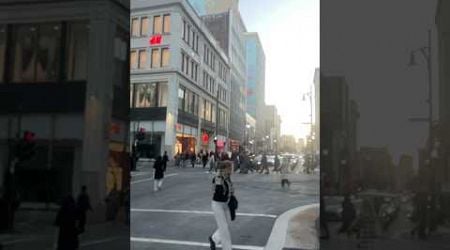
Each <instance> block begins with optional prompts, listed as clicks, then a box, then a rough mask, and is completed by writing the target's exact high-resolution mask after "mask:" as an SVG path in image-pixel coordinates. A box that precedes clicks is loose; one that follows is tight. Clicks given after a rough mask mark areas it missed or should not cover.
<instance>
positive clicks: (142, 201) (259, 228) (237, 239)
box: [131, 166, 319, 250]
mask: <svg viewBox="0 0 450 250" xmlns="http://www.w3.org/2000/svg"><path fill="white" fill-rule="evenodd" d="M139 169H140V171H139V172H134V173H133V174H132V175H133V178H132V187H131V202H132V203H131V207H132V211H131V249H136V250H137V249H168V250H172V249H173V250H178V249H188V250H189V249H208V248H209V244H208V243H207V239H208V236H209V235H210V234H211V233H212V232H213V231H214V230H215V228H216V223H215V220H214V216H213V214H212V212H211V196H212V187H211V179H212V175H211V174H209V173H207V171H205V170H204V169H202V168H201V167H196V168H195V169H193V168H191V167H187V168H182V169H180V168H174V167H170V168H168V171H167V173H166V178H165V180H164V184H163V189H162V191H160V192H157V193H154V192H153V182H152V180H151V179H152V178H151V177H152V172H151V169H150V166H147V167H146V166H141V167H140V168H139ZM232 178H233V181H234V183H235V190H236V191H235V192H236V196H237V198H238V200H239V211H238V216H237V219H236V221H234V222H233V223H232V226H231V228H232V229H231V231H232V233H231V234H232V239H233V245H234V249H262V248H263V247H264V246H265V244H266V242H267V240H268V237H269V236H270V233H271V230H272V226H273V224H274V222H275V220H276V217H277V216H279V215H280V214H282V213H284V212H285V211H287V210H289V209H291V208H294V207H298V206H302V205H306V204H312V203H317V202H318V200H319V199H318V194H319V179H318V176H307V175H295V176H291V177H290V178H291V180H292V181H293V183H292V185H291V189H290V190H289V191H287V190H286V191H284V190H282V188H281V185H280V179H279V175H278V174H270V175H264V174H261V175H260V174H247V175H244V174H235V175H234V176H233V177H232Z"/></svg>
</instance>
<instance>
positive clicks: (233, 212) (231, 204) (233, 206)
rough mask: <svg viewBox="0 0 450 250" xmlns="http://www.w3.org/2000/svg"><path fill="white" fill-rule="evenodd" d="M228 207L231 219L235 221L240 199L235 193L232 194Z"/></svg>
mask: <svg viewBox="0 0 450 250" xmlns="http://www.w3.org/2000/svg"><path fill="white" fill-rule="evenodd" d="M228 208H229V209H230V215H231V220H232V221H234V219H236V210H237V208H238V200H237V199H236V197H235V196H234V195H231V197H230V200H229V201H228Z"/></svg>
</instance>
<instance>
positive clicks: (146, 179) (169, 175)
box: [131, 173, 178, 184]
mask: <svg viewBox="0 0 450 250" xmlns="http://www.w3.org/2000/svg"><path fill="white" fill-rule="evenodd" d="M175 175H178V174H177V173H174V174H168V175H165V176H164V177H165V178H167V177H171V176H175ZM151 180H153V177H151V178H145V179H141V180H137V181H132V182H131V184H138V183H141V182H146V181H151Z"/></svg>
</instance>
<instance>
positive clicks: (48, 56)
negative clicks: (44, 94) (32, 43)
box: [36, 24, 61, 82]
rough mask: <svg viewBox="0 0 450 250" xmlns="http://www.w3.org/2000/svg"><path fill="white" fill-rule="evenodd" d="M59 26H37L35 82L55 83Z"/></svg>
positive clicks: (59, 36)
mask: <svg viewBox="0 0 450 250" xmlns="http://www.w3.org/2000/svg"><path fill="white" fill-rule="evenodd" d="M60 46H61V25H60V24H42V25H39V41H38V51H37V61H36V81H37V82H49V81H53V82H54V81H56V80H57V77H58V73H59V67H60V55H61V54H60V48H61V47H60Z"/></svg>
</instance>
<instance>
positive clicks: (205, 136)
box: [202, 133, 209, 144]
mask: <svg viewBox="0 0 450 250" xmlns="http://www.w3.org/2000/svg"><path fill="white" fill-rule="evenodd" d="M202 141H203V144H208V141H209V136H208V134H207V133H203V135H202Z"/></svg>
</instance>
